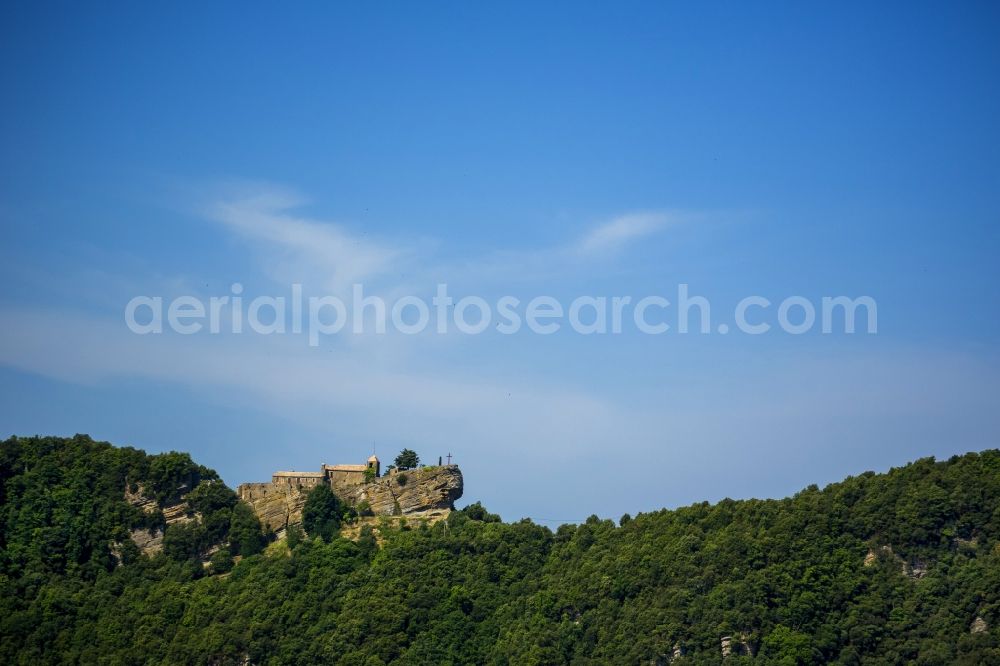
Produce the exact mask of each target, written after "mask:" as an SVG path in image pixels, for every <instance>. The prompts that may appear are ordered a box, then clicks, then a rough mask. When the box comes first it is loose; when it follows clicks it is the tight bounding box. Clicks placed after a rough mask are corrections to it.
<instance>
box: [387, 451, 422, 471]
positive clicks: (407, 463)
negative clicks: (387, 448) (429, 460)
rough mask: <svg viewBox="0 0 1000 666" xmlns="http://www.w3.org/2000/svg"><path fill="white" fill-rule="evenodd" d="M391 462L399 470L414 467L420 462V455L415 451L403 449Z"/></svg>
mask: <svg viewBox="0 0 1000 666" xmlns="http://www.w3.org/2000/svg"><path fill="white" fill-rule="evenodd" d="M393 464H394V465H395V466H396V468H397V469H400V470H407V469H416V467H417V466H418V465H419V464H420V456H418V455H417V453H416V451H413V450H411V449H403V450H402V451H400V452H399V455H398V456H396V460H394V461H393Z"/></svg>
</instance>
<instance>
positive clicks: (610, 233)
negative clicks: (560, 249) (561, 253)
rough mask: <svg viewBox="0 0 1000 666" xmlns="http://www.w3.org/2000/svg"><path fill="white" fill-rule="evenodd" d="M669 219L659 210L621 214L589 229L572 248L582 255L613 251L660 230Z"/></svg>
mask: <svg viewBox="0 0 1000 666" xmlns="http://www.w3.org/2000/svg"><path fill="white" fill-rule="evenodd" d="M670 221H671V218H670V216H668V215H667V214H666V213H661V212H646V213H630V214H627V215H621V216H619V217H616V218H614V219H612V220H609V221H607V222H604V223H603V224H600V225H598V226H596V227H594V228H593V229H591V230H590V231H589V232H587V233H586V234H584V235H583V237H582V238H580V239H579V241H577V242H576V244H575V245H573V248H572V249H573V250H574V251H575V252H577V253H580V254H584V255H589V254H596V253H603V252H614V251H616V250H619V249H621V248H622V247H624V246H625V245H627V244H628V243H630V242H632V241H635V240H638V239H640V238H643V237H644V236H649V235H651V234H654V233H656V232H658V231H661V230H662V229H663V228H664V227H666V226H667V224H668V223H669V222H670Z"/></svg>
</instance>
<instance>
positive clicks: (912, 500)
mask: <svg viewBox="0 0 1000 666" xmlns="http://www.w3.org/2000/svg"><path fill="white" fill-rule="evenodd" d="M170 455H171V457H170V459H169V461H168V462H165V463H155V464H154V460H155V459H158V458H159V457H158V456H146V455H145V454H143V453H142V452H140V451H135V450H133V449H115V448H112V447H110V446H109V445H106V444H99V443H95V442H91V441H90V440H89V439H87V438H80V437H78V438H73V439H70V440H59V439H51V438H44V439H12V440H8V441H7V442H4V443H3V445H2V448H0V500H2V507H0V663H5V664H6V663H12V664H17V663H21V664H37V663H80V662H82V663H109V664H111V663H113V664H185V663H191V664H240V663H245V660H246V659H249V660H250V662H251V663H254V664H302V663H343V664H364V665H368V664H388V663H393V664H429V663H434V664H559V663H566V664H605V663H616V664H617V663H621V664H638V663H642V664H650V663H654V664H655V663H660V664H666V663H668V662H670V663H673V664H717V663H720V662H721V661H722V645H723V639H724V638H728V642H726V645H728V646H729V647H728V649H729V650H730V651H731V656H730V657H729V658H727V659H726V663H727V664H728V663H750V662H759V663H765V664H821V663H839V664H861V663H864V664H894V663H917V664H948V663H956V664H970V665H971V664H989V663H998V662H1000V631H998V629H1000V452H997V451H988V452H984V453H982V454H969V455H966V456H961V457H956V458H952V459H951V460H948V461H946V462H935V461H933V460H931V459H924V460H920V461H917V462H915V463H913V464H910V465H907V466H905V467H902V468H898V469H895V470H892V471H891V472H890V473H888V474H873V473H866V474H862V475H860V476H857V477H852V478H849V479H846V480H845V481H843V482H841V483H837V484H833V485H830V486H828V487H827V488H824V489H822V490H821V489H819V488H816V487H810V488H807V489H806V490H803V491H802V492H800V493H798V494H796V495H795V496H794V497H790V498H787V499H782V500H747V501H732V500H724V501H722V502H719V503H717V504H714V505H710V504H708V503H702V504H695V505H692V506H689V507H684V508H680V509H676V510H661V511H656V512H652V513H640V514H638V515H634V516H632V517H629V516H623V517H622V520H621V521H619V523H618V524H616V523H614V522H612V521H610V520H602V519H599V518H597V517H596V516H595V517H591V518H590V519H588V520H587V521H586V522H585V523H583V524H580V525H575V526H574V525H563V526H562V527H560V528H559V529H558V530H556V531H555V532H553V531H551V530H549V529H547V528H545V527H540V526H538V525H535V524H533V523H532V522H530V521H527V520H524V521H520V522H517V523H503V522H501V521H500V520H499V518H498V517H497V516H495V515H494V514H491V513H489V512H488V511H487V510H486V509H485V508H483V507H482V506H481V505H479V504H474V505H471V506H469V507H466V509H463V510H461V511H456V512H454V513H452V514H451V516H450V517H449V518H448V519H447V520H446V521H444V522H441V523H437V524H435V525H433V526H426V525H421V524H419V523H416V522H413V521H410V522H409V523H408V525H406V526H405V527H403V528H402V529H395V528H394V529H389V528H385V529H383V530H381V535H380V536H379V541H380V543H376V539H375V538H374V535H373V533H372V532H371V530H369V529H368V528H365V529H363V530H362V534H361V537H360V538H359V539H358V540H357V541H348V540H345V539H342V538H336V536H335V535H334V534H329V535H324V538H323V539H315V538H303V537H302V535H301V533H298V532H296V531H295V530H292V532H294V534H292V537H293V538H291V539H290V540H289V542H279V543H273V544H272V545H270V546H269V547H268V548H267V549H265V550H264V551H263V552H256V549H258V548H259V546H260V539H261V538H263V535H261V534H260V531H259V526H258V527H255V526H254V523H253V522H252V521H250V520H249V519H247V515H246V514H245V513H242V512H243V510H244V509H243V508H241V507H245V505H243V504H240V503H238V502H234V501H233V500H232V498H231V497H230V496H229V495H228V494H227V493H225V492H222V490H223V489H224V486H222V484H221V482H218V480H217V477H216V476H215V475H214V473H212V472H211V471H210V470H205V469H204V468H198V467H197V466H196V465H194V464H193V463H190V460H189V459H187V461H188V464H186V465H185V464H181V463H183V460H184V459H183V458H177V457H176V456H177V455H180V454H170ZM154 469H155V470H156V471H155V472H154ZM157 479H158V480H159V481H160V482H157V481H156V480H157ZM195 481H197V483H195ZM126 483H137V484H140V485H142V486H143V487H146V488H148V492H150V493H155V494H156V496H157V497H162V498H163V501H164V502H166V501H170V496H171V493H174V492H175V491H176V488H178V487H180V486H181V485H185V486H187V487H188V491H186V492H187V495H186V497H187V501H188V503H189V504H190V505H191V511H192V512H197V514H199V515H201V516H202V520H201V521H196V520H192V521H190V522H187V523H183V524H180V523H179V524H173V525H171V526H170V527H169V528H168V529H167V532H166V534H167V536H170V535H171V532H173V531H174V530H177V535H176V536H173V537H171V538H170V540H169V541H168V540H166V539H165V541H167V542H168V543H169V544H170V548H169V550H170V551H171V552H170V553H167V552H165V553H164V554H160V555H157V556H155V557H152V558H149V557H145V556H139V555H138V554H137V552H136V551H135V549H134V547H133V549H131V550H130V549H128V548H127V544H128V543H130V541H129V540H128V539H127V535H128V531H129V529H133V528H134V527H135V526H141V525H145V523H146V522H148V521H149V520H151V519H150V518H149V517H148V516H146V515H145V514H143V512H141V511H138V510H136V509H135V507H133V506H131V505H130V504H129V503H127V502H125V501H123V500H122V495H123V491H124V489H125V487H126ZM175 483H176V484H177V485H176V486H175V485H174V484H175ZM192 483H194V484H195V485H194V486H192V485H191V484H192ZM192 487H193V489H194V490H193V491H192V490H191V488H192ZM310 499H311V498H310ZM317 502H318V500H317ZM323 505H324V506H328V504H326V503H325V502H324V503H323ZM194 507H198V508H197V509H196V508H194ZM225 512H228V522H226V523H225V524H226V526H227V528H226V529H222V523H223V522H225V521H223V520H222V519H221V515H222V514H223V513H225ZM239 515H242V516H243V517H238V516H239ZM324 515H325V514H324ZM341 515H343V512H341ZM206 516H218V518H219V519H218V520H215V519H214V518H213V520H207V519H205V518H206ZM250 517H252V514H251V516H250ZM199 530H201V531H199ZM192 532H193V533H192ZM326 536H329V537H330V538H326ZM211 539H217V541H215V542H214V543H212V544H209V542H210V541H211ZM112 544H121V546H116V547H112ZM254 544H256V545H254ZM166 546H167V544H166V543H165V551H166V550H167V547H166ZM115 548H117V549H118V550H120V551H121V552H120V556H118V555H115V553H114V552H112V551H114V550H115ZM126 551H129V552H126ZM208 551H212V552H211V553H209V552H208ZM236 555H241V557H240V558H239V560H240V561H239V562H238V563H235V565H234V562H233V560H234V556H236ZM973 629H976V630H975V631H973Z"/></svg>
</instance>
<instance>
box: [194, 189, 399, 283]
mask: <svg viewBox="0 0 1000 666" xmlns="http://www.w3.org/2000/svg"><path fill="white" fill-rule="evenodd" d="M303 203H304V200H303V199H302V198H300V197H298V196H296V195H294V194H292V193H290V192H288V191H285V190H278V189H272V188H268V189H264V190H262V191H259V192H257V193H255V194H253V195H250V196H245V197H240V198H235V199H230V200H224V201H218V202H215V203H213V204H211V205H210V206H207V207H206V209H205V212H206V214H207V216H208V217H209V219H211V220H214V221H216V222H218V223H220V224H222V225H223V226H224V227H225V228H226V229H228V230H229V231H230V232H232V233H233V234H235V235H237V236H239V237H241V238H243V239H245V240H248V241H252V242H257V243H259V244H260V246H261V249H262V251H263V254H262V256H263V257H264V260H265V263H266V268H267V270H268V271H269V273H270V274H271V276H272V277H273V278H275V279H277V280H278V281H283V282H295V281H311V282H316V283H317V286H320V287H322V288H323V289H326V290H328V291H330V292H331V293H345V292H346V290H347V289H349V288H350V285H352V284H354V283H357V282H363V281H365V280H369V279H372V278H376V277H378V276H380V275H382V274H384V273H386V272H387V271H388V270H389V268H390V267H391V266H393V265H395V264H397V263H398V262H399V261H401V260H402V259H403V257H404V256H405V255H406V251H405V250H403V249H402V248H401V247H397V246H393V245H390V244H387V243H380V242H376V241H371V240H369V239H367V238H366V237H365V235H363V234H352V233H350V232H349V231H348V230H347V229H345V228H344V227H343V226H341V225H338V224H334V223H329V222H319V221H315V220H310V219H307V218H303V217H298V216H295V215H292V214H291V213H290V212H289V211H292V210H294V209H295V208H297V207H299V206H301V205H302V204H303Z"/></svg>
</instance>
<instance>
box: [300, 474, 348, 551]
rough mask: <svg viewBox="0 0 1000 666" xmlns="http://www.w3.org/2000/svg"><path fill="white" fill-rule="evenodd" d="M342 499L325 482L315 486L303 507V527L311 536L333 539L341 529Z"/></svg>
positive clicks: (325, 539) (327, 539) (326, 539)
mask: <svg viewBox="0 0 1000 666" xmlns="http://www.w3.org/2000/svg"><path fill="white" fill-rule="evenodd" d="M340 513H341V508H340V501H339V500H338V499H337V496H336V495H334V494H333V491H332V490H331V489H330V486H328V485H326V484H325V483H321V484H320V485H318V486H316V487H315V488H313V489H312V490H311V491H309V496H308V497H306V503H305V506H303V507H302V527H303V528H305V530H306V533H307V534H308V535H309V536H311V537H317V536H319V537H323V540H324V541H331V540H332V539H333V538H334V537H335V536H336V535H337V533H338V532H339V531H340Z"/></svg>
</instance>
